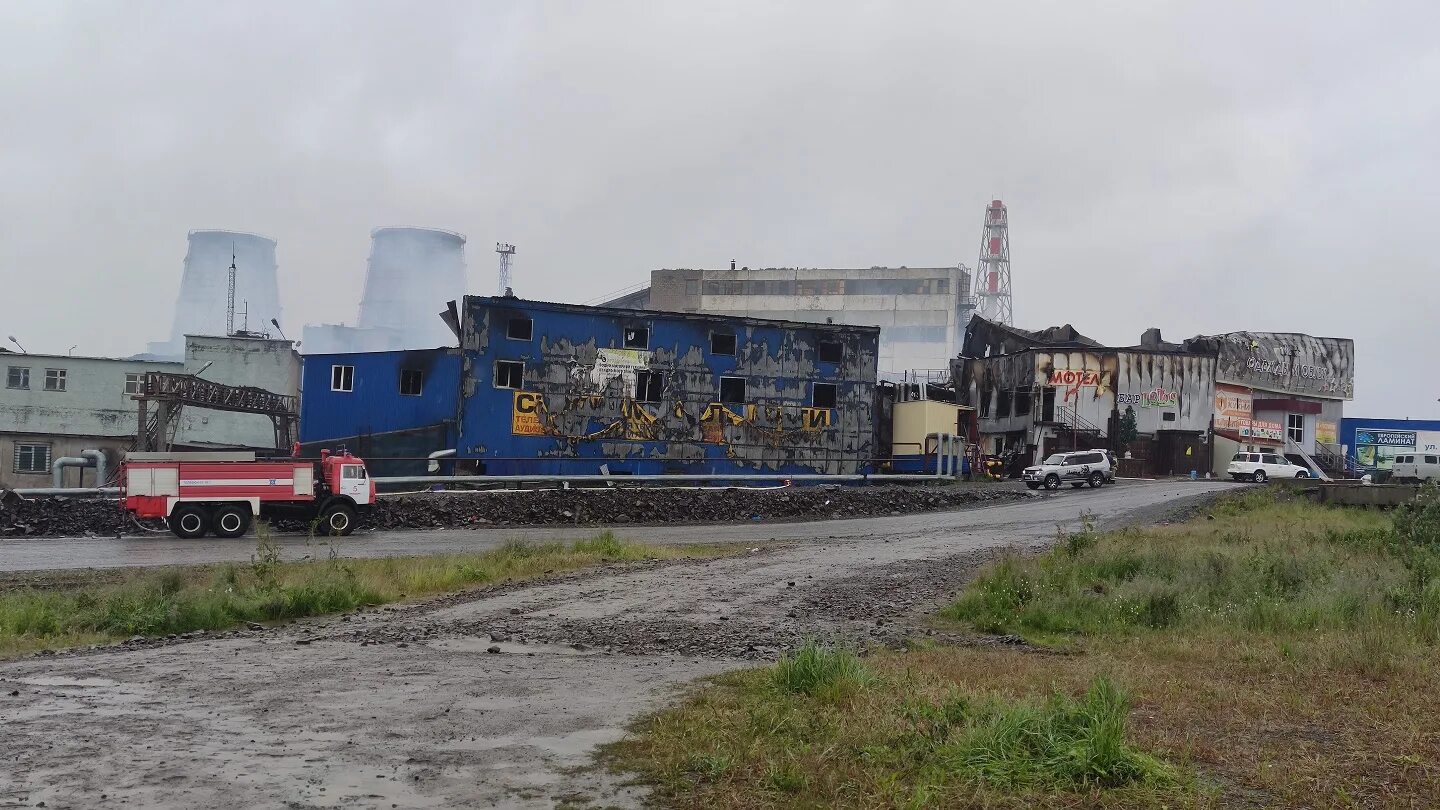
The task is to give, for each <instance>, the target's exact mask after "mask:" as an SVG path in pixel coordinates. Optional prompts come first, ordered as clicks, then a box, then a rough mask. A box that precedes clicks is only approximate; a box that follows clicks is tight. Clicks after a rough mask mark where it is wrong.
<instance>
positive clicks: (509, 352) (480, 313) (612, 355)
mask: <svg viewBox="0 0 1440 810" xmlns="http://www.w3.org/2000/svg"><path fill="white" fill-rule="evenodd" d="M515 319H530V320H531V321H532V324H533V329H532V332H531V335H532V336H531V338H530V339H528V340H522V339H515V338H511V337H509V336H508V331H507V330H508V324H509V323H510V321H511V320H515ZM462 322H463V328H462V343H461V347H462V350H463V353H464V370H463V375H464V376H463V380H462V401H461V414H460V439H459V455H460V456H461V457H468V458H473V459H478V460H479V461H480V462H482V463H483V465H484V469H485V471H486V472H488V473H491V474H500V473H513V474H525V473H577V472H589V473H593V472H596V471H597V470H598V469H599V468H600V466H601V465H602V464H605V465H608V467H609V469H610V471H611V472H612V473H668V472H695V473H704V472H729V471H746V472H781V473H803V472H811V473H848V472H855V471H856V470H858V469H861V468H862V467H863V465H864V464H865V462H866V461H868V460H869V459H870V458H872V457H873V456H874V455H875V452H874V451H875V448H874V446H873V443H874V433H875V424H874V415H873V412H874V390H875V380H876V369H875V358H876V346H877V343H878V337H879V335H878V331H877V330H875V329H873V328H857V327H845V326H839V325H834V326H832V325H826V324H801V323H777V322H773V321H760V320H756V319H738V318H724V317H718V316H713V315H710V314H709V313H706V314H704V315H699V314H696V315H686V314H675V313H659V312H642V311H623V310H608V309H598V308H592V307H577V306H568V305H562V304H544V303H539V302H532V301H523V300H518V299H511V298H474V297H467V298H466V299H465V305H464V309H463V312H462ZM637 327H638V328H645V329H648V330H649V340H648V341H647V343H646V347H645V348H643V349H642V348H634V347H630V348H627V347H626V346H625V345H624V338H623V334H624V332H625V330H626V329H629V328H637ZM715 333H720V334H730V335H734V336H735V353H734V355H724V354H717V353H715V352H712V346H711V339H712V335H713V334H715ZM821 341H834V342H837V343H839V344H840V345H841V347H842V359H841V361H840V362H828V361H821V360H820V359H818V357H817V349H818V346H819V343H820V342H821ZM501 361H504V362H519V363H522V364H523V383H522V385H521V387H520V389H519V390H512V389H509V388H504V387H500V386H498V385H497V384H496V379H495V375H496V364H497V363H499V362H501ZM642 374H646V375H649V374H654V375H657V377H656V380H657V382H656V386H657V390H656V391H655V393H656V394H657V397H656V398H657V399H658V400H659V401H649V399H650V398H649V397H648V396H647V397H642V396H641V395H640V394H641V391H639V390H637V389H638V382H639V379H640V376H641V375H642ZM722 377H732V378H739V379H743V380H744V381H745V399H744V401H743V402H730V403H724V404H721V403H720V401H719V400H720V398H721V397H720V388H721V378H722ZM816 383H821V384H826V385H830V384H833V385H835V386H836V392H837V401H836V404H835V407H833V408H831V407H818V406H816V405H815V404H814V401H813V396H814V391H815V384H816ZM887 452H888V448H887Z"/></svg>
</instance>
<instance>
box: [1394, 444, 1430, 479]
mask: <svg viewBox="0 0 1440 810" xmlns="http://www.w3.org/2000/svg"><path fill="white" fill-rule="evenodd" d="M1390 480H1391V481H1394V482H1395V483H1397V484H1416V483H1419V482H1421V481H1440V453H1437V452H1435V451H1430V452H1426V453H1401V454H1400V455H1398V456H1396V457H1395V466H1394V468H1393V471H1392V472H1391V473H1390Z"/></svg>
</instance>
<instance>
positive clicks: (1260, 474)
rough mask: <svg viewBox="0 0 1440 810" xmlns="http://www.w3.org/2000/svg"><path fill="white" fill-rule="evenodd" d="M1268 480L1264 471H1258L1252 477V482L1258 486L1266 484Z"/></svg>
mask: <svg viewBox="0 0 1440 810" xmlns="http://www.w3.org/2000/svg"><path fill="white" fill-rule="evenodd" d="M1268 478H1269V476H1268V475H1266V474H1265V471H1264V470H1256V471H1255V474H1254V475H1252V476H1250V480H1251V481H1254V482H1255V483H1257V484H1263V483H1265V481H1266V479H1268Z"/></svg>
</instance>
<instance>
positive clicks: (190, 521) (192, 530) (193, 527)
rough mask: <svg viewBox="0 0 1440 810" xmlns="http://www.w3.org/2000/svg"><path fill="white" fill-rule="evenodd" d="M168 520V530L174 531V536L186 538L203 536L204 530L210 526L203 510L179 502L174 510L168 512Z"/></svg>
mask: <svg viewBox="0 0 1440 810" xmlns="http://www.w3.org/2000/svg"><path fill="white" fill-rule="evenodd" d="M168 522H169V524H170V531H172V532H174V533H175V536H176V537H183V538H185V539H186V540H191V539H194V538H196V537H204V536H205V530H206V529H208V528H210V525H209V524H210V520H209V516H208V515H206V514H205V510H204V509H202V508H201V507H199V506H195V505H193V504H181V505H179V506H177V507H175V511H174V512H171V513H170V520H169V521H168Z"/></svg>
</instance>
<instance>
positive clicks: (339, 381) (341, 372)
mask: <svg viewBox="0 0 1440 810" xmlns="http://www.w3.org/2000/svg"><path fill="white" fill-rule="evenodd" d="M330 390H331V391H345V392H349V391H354V390H355V367H354V366H331V367H330Z"/></svg>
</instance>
